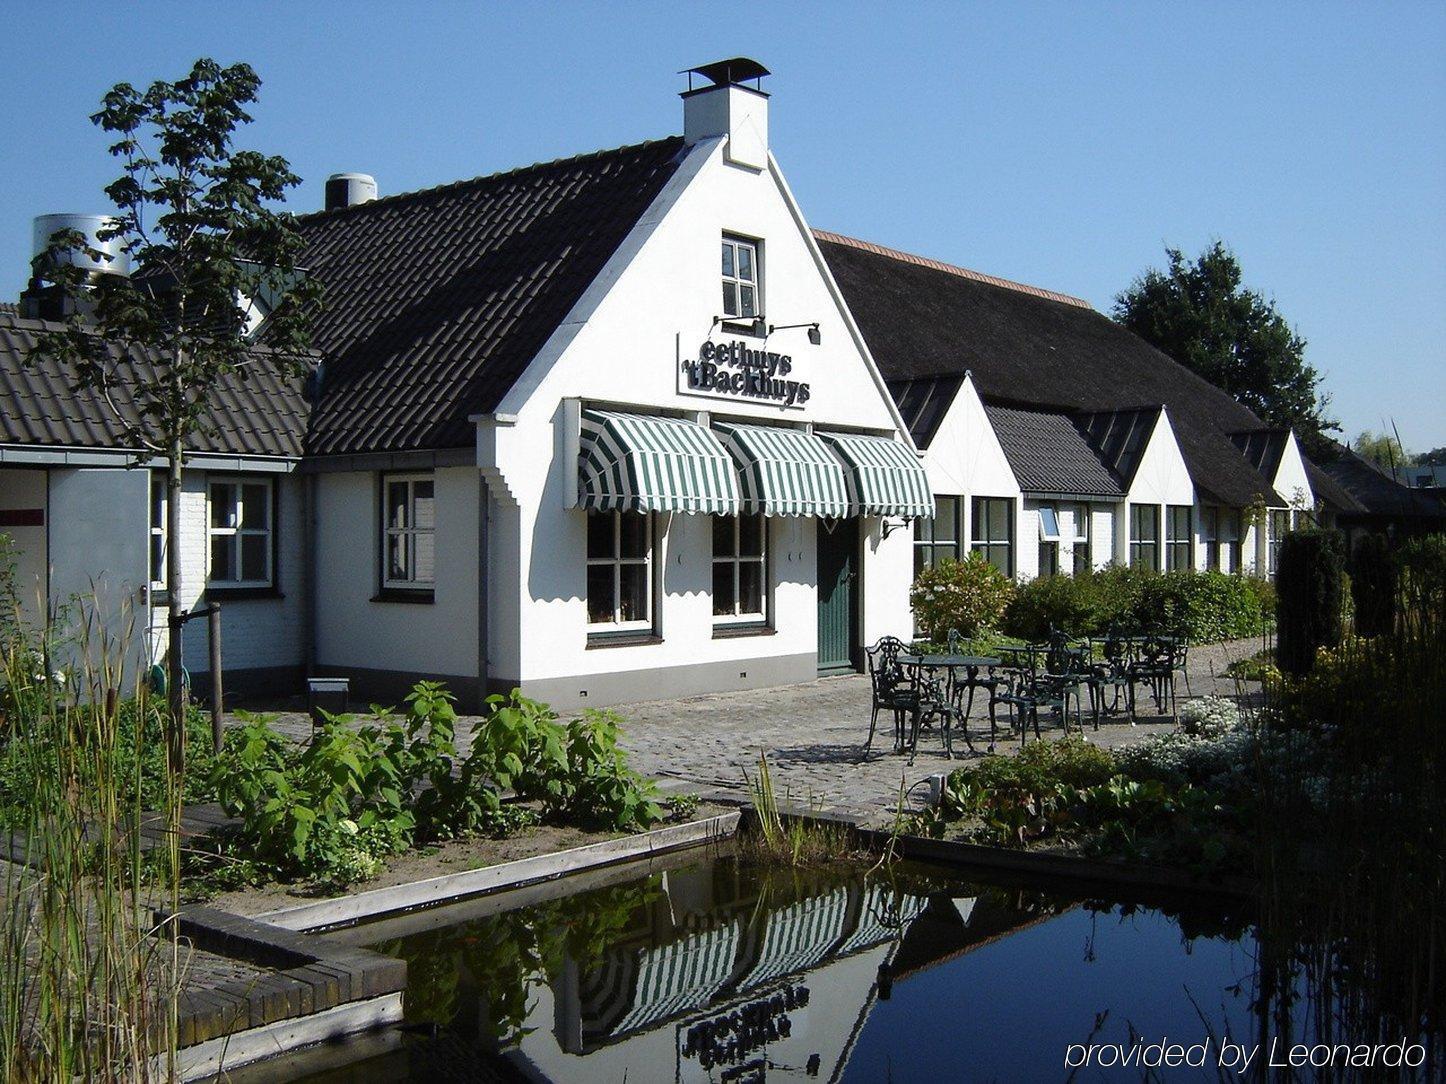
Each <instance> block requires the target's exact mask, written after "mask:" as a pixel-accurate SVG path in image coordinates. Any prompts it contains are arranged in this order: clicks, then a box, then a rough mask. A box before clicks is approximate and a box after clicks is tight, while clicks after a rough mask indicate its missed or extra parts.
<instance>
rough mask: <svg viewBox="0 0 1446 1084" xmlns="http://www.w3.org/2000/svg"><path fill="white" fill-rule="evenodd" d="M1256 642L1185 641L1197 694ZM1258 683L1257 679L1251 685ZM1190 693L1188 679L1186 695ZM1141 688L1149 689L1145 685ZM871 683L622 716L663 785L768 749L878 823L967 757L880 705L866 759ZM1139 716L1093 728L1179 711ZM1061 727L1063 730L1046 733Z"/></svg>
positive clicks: (695, 702)
mask: <svg viewBox="0 0 1446 1084" xmlns="http://www.w3.org/2000/svg"><path fill="white" fill-rule="evenodd" d="M1259 648H1260V643H1259V642H1258V641H1257V640H1238V641H1234V642H1232V643H1227V644H1212V645H1207V646H1204V647H1195V648H1192V649H1191V650H1190V656H1189V660H1190V665H1189V678H1190V690H1189V691H1190V694H1192V695H1195V696H1201V695H1205V694H1207V693H1215V694H1219V695H1226V696H1234V695H1236V694H1237V692H1238V691H1239V690H1238V689H1237V685H1236V682H1235V681H1234V680H1233V679H1229V678H1224V677H1221V676H1220V675H1221V674H1222V673H1223V671H1224V669H1225V667H1226V665H1228V664H1229V663H1230V662H1231V661H1233V660H1235V659H1240V658H1245V657H1247V656H1249V655H1251V654H1254V653H1255V652H1256V651H1257V650H1259ZM1252 688H1253V687H1252ZM1186 695H1187V693H1186V690H1185V687H1184V683H1183V682H1182V683H1181V685H1180V688H1179V696H1180V698H1181V699H1182V700H1183V699H1184V698H1185V697H1186ZM1142 696H1143V693H1142ZM869 703H870V694H869V681H868V678H867V677H865V676H863V675H861V674H851V675H847V676H843V677H828V678H820V679H818V680H817V681H811V682H808V683H806V684H803V685H786V686H780V687H778V688H773V689H755V690H749V691H745V692H730V693H719V694H715V695H709V696H694V697H688V698H686V699H683V700H657V701H651V702H648V703H641V704H630V705H625V706H623V707H620V708H619V709H618V711H619V712H620V713H621V714H622V715H623V717H624V719H625V720H626V726H625V728H624V732H623V745H624V746H625V747H626V748H627V750H628V751H629V753H630V754H631V760H632V764H633V765H634V766H635V767H637V768H638V770H640V771H642V772H643V773H644V774H646V775H649V776H652V777H654V778H656V779H658V780H659V781H660V782H661V784H662V786H663V788H664V789H665V790H675V789H676V790H687V791H694V792H698V793H702V794H705V795H709V796H714V797H734V798H743V797H745V796H746V793H747V792H746V787H745V784H744V778H743V774H744V772H745V771H747V772H749V773H750V774H754V773H756V770H757V764H758V754H759V752H760V751H762V752H764V753H766V755H767V756H768V762H769V768H770V772H771V774H772V777H773V782H774V789H775V790H776V791H777V792H778V794H779V795H780V796H782V795H784V794H785V793H786V794H787V795H788V796H789V797H790V798H791V800H793V801H795V802H800V803H804V804H807V803H810V802H812V803H816V804H818V805H819V806H821V807H830V808H834V809H838V810H842V811H847V812H850V813H854V814H857V815H862V816H864V817H867V818H868V819H869V820H871V821H873V822H875V823H877V822H879V821H881V820H884V819H886V818H887V817H888V816H890V815H891V814H892V812H893V810H894V808H895V806H896V803H897V800H898V794H899V787H900V783H901V781H902V782H903V784H904V785H905V786H906V787H908V786H912V785H913V784H915V783H918V782H920V781H921V780H924V779H926V778H927V777H928V776H929V775H931V774H933V773H936V772H945V771H949V770H950V769H951V768H952V767H957V766H959V764H961V763H964V762H966V761H967V759H968V757H969V753H968V750H967V748H966V747H965V745H964V743H963V741H961V740H959V739H958V736H957V735H956V738H955V743H954V745H955V759H954V760H953V761H952V762H951V761H948V760H946V759H945V757H944V753H943V742H942V740H941V738H940V736H939V735H938V734H937V733H933V732H929V731H925V732H924V733H923V734H922V735H921V736H920V739H919V753H918V757H917V759H916V760H915V762H914V764H913V765H912V766H910V765H909V763H908V757H906V756H897V755H894V754H893V753H891V752H890V751H889V750H890V748H891V745H892V725H893V724H892V718H891V717H890V716H888V715H883V714H881V716H880V719H879V733H878V734H876V735H875V738H874V746H873V752H872V753H871V754H870V756H869V757H868V758H867V759H866V760H865V759H861V754H862V752H863V745H864V740H865V738H866V737H867V735H868V721H869ZM1140 712H1141V715H1140V719H1139V722H1138V724H1137V725H1135V726H1131V725H1130V724H1129V722H1128V721H1127V720H1122V719H1106V720H1105V721H1104V722H1102V723H1101V726H1100V730H1099V732H1098V733H1095V732H1094V731H1093V730H1092V729H1090V728H1089V727H1088V724H1087V726H1086V733H1087V736H1088V737H1089V738H1090V739H1091V740H1092V741H1096V742H1098V743H1099V744H1100V745H1101V746H1104V747H1106V748H1110V747H1114V746H1118V745H1123V744H1128V743H1130V742H1134V741H1139V740H1140V739H1141V738H1142V737H1144V736H1145V735H1147V734H1152V733H1162V732H1164V731H1167V730H1169V729H1171V728H1172V727H1173V726H1174V721H1173V719H1171V718H1169V717H1157V716H1154V715H1153V714H1151V713H1152V712H1153V706H1152V705H1151V704H1150V703H1149V701H1148V697H1145V702H1144V703H1142V704H1141V705H1140ZM475 722H476V717H474V716H467V717H463V718H462V719H460V720H459V723H458V728H457V734H458V744H459V745H461V746H463V747H464V748H465V746H466V744H467V739H468V736H469V734H470V730H471V726H472V724H473V723H475ZM277 725H278V727H279V728H280V729H283V730H285V731H287V732H289V733H291V734H292V735H293V736H295V737H297V738H304V737H305V736H307V735H309V733H310V729H311V724H310V722H309V720H308V719H307V717H306V716H305V715H303V714H299V713H295V712H290V713H286V714H283V715H282V716H280V717H279V719H278V721H277ZM969 731H970V736H971V737H972V738H973V740H974V744H975V747H976V748H977V749H978V750H979V754H978V755H983V751H984V749H986V748H987V746H988V742H989V722H988V715H987V712H986V711H985V705H983V704H980V703H979V702H977V701H976V703H975V707H974V718H973V719H972V720H971V723H970V727H969ZM1051 734H1052V735H1053V736H1058V734H1059V731H1058V730H1057V729H1056V730H1054V731H1052V732H1051V731H1045V735H1046V736H1047V737H1048V736H1051ZM1017 748H1018V743H1017V742H1016V741H1001V742H1000V743H999V751H1000V752H1003V753H1010V752H1013V751H1015V750H1016V749H1017Z"/></svg>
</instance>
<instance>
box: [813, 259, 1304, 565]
mask: <svg viewBox="0 0 1446 1084" xmlns="http://www.w3.org/2000/svg"><path fill="white" fill-rule="evenodd" d="M818 237H819V241H820V247H821V249H822V251H823V253H824V256H825V258H826V259H827V261H828V264H829V268H830V270H831V271H832V272H833V274H834V277H835V279H836V281H837V282H838V283H839V286H840V288H841V289H842V291H843V295H844V298H845V300H846V301H847V302H848V305H849V309H850V311H851V312H852V313H853V314H854V317H855V319H856V320H857V321H858V323H859V326H860V328H861V329H862V331H863V333H864V337H865V339H866V340H867V341H868V343H869V345H870V348H871V350H872V351H873V357H874V359H875V361H876V363H877V364H878V366H879V369H880V371H882V372H883V374H884V376H885V379H886V380H887V381H888V383H889V387H890V390H891V391H892V392H893V393H894V396H895V398H896V400H897V401H898V403H899V406H900V409H901V411H902V412H903V415H904V417H905V419H906V420H907V422H908V425H909V427H910V430H911V432H912V433H913V436H914V439H915V441H916V442H917V443H918V444H919V445H920V446H921V447H923V448H925V449H926V463H927V465H928V469H929V474H930V479H931V482H932V483H933V485H934V487H935V492H936V494H938V495H939V496H940V498H941V501H940V509H941V511H942V514H943V516H944V522H942V523H941V522H937V521H936V522H933V523H929V522H920V523H919V524H918V525H917V528H916V531H915V538H916V543H917V546H918V551H917V552H918V561H919V563H920V564H923V563H927V562H928V561H929V560H932V559H938V558H939V557H943V556H958V555H959V554H961V553H963V552H966V551H967V550H969V549H973V550H977V551H980V552H983V553H986V554H987V555H989V556H990V558H991V560H993V561H994V562H995V563H996V564H997V565H999V567H1000V568H1002V569H1004V570H1005V571H1006V572H1008V573H1009V574H1011V575H1014V576H1018V577H1021V578H1032V577H1034V576H1036V575H1048V574H1055V573H1059V574H1065V575H1070V574H1073V573H1075V572H1078V571H1080V570H1083V569H1085V568H1091V567H1096V568H1097V567H1100V566H1103V565H1106V564H1110V563H1130V564H1135V565H1141V566H1144V567H1147V568H1153V569H1158V570H1162V571H1167V570H1171V569H1186V568H1195V569H1215V570H1218V571H1224V572H1244V573H1259V574H1265V573H1266V572H1267V570H1273V565H1272V564H1271V561H1272V555H1273V554H1274V552H1275V550H1276V548H1277V546H1278V543H1279V539H1280V537H1281V535H1282V534H1283V533H1284V531H1286V530H1289V529H1290V528H1291V527H1292V526H1294V525H1295V524H1296V522H1297V521H1298V520H1299V517H1300V515H1301V514H1302V513H1305V512H1307V511H1310V510H1313V509H1314V508H1315V505H1316V498H1315V494H1314V491H1313V487H1312V484H1311V482H1310V479H1309V478H1308V477H1307V474H1306V467H1305V463H1304V460H1303V458H1302V457H1301V455H1300V451H1299V448H1298V447H1297V445H1296V443H1295V438H1294V436H1293V435H1291V434H1290V433H1289V432H1288V431H1283V430H1276V429H1271V428H1270V427H1268V426H1266V425H1265V424H1264V423H1263V422H1262V421H1261V420H1260V419H1259V418H1257V417H1256V416H1255V414H1254V413H1252V412H1251V411H1250V410H1249V409H1248V408H1247V407H1245V406H1242V405H1241V404H1240V403H1238V402H1236V401H1235V400H1234V399H1233V398H1231V397H1230V396H1229V395H1227V394H1226V393H1225V392H1223V391H1221V390H1220V389H1219V388H1216V387H1214V386H1213V385H1211V384H1209V383H1207V382H1206V381H1204V380H1202V379H1201V378H1200V377H1198V376H1196V375H1195V374H1194V373H1192V372H1190V371H1189V370H1188V369H1186V368H1184V367H1183V366H1182V365H1179V364H1178V363H1176V362H1175V361H1173V360H1172V359H1170V358H1169V357H1167V356H1165V355H1164V354H1162V353H1161V352H1160V351H1158V350H1156V349H1155V348H1153V347H1152V346H1150V345H1149V344H1147V343H1145V342H1144V341H1143V340H1142V339H1140V338H1138V337H1136V336H1135V335H1133V334H1132V333H1131V332H1129V331H1127V330H1126V329H1125V328H1123V327H1121V326H1120V325H1119V324H1116V323H1115V322H1114V321H1112V320H1110V319H1109V318H1107V317H1106V316H1104V315H1103V314H1101V313H1099V312H1096V311H1095V310H1094V308H1093V307H1092V306H1091V305H1090V304H1089V303H1088V302H1086V301H1082V300H1080V299H1079V298H1076V297H1071V296H1069V295H1067V294H1060V293H1056V292H1054V291H1051V290H1045V289H1042V288H1040V287H1037V286H1027V285H1024V284H1022V283H1017V282H1011V281H1009V280H1007V279H1001V278H997V277H995V276H992V275H985V274H981V273H979V272H977V271H971V270H969V269H967V268H962V267H956V266H954V265H952V264H946V263H942V262H940V261H938V260H931V259H927V258H925V257H922V256H916V255H913V254H911V253H907V252H900V251H898V250H895V249H890V248H885V247H883V246H881V245H877V244H873V243H870V242H867V241H859V240H856V239H854V238H850V237H844V236H841V235H839V234H830V233H819V234H818ZM986 430H987V431H989V432H990V433H992V437H986V436H985V435H984V434H985V432H986ZM956 494H957V495H959V496H960V497H961V499H960V500H959V502H958V503H957V504H955V503H953V502H951V501H949V500H945V499H944V498H945V495H956ZM981 513H984V514H981Z"/></svg>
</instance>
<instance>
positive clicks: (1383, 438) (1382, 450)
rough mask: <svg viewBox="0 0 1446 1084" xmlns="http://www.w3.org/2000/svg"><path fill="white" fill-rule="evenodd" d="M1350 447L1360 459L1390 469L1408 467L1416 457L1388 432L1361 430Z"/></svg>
mask: <svg viewBox="0 0 1446 1084" xmlns="http://www.w3.org/2000/svg"><path fill="white" fill-rule="evenodd" d="M1351 449H1352V450H1353V451H1354V452H1355V453H1356V455H1358V456H1360V457H1361V458H1362V459H1365V460H1369V461H1370V462H1372V463H1374V464H1375V465H1376V466H1378V467H1384V468H1385V469H1386V470H1390V471H1393V470H1395V469H1396V468H1397V467H1409V466H1411V465H1412V464H1413V463H1415V462H1416V457H1415V456H1413V455H1412V454H1411V453H1410V452H1408V451H1406V449H1405V448H1402V447H1401V442H1400V441H1399V440H1397V439H1396V438H1395V437H1393V436H1391V435H1390V434H1389V433H1373V432H1371V431H1370V430H1369V429H1365V430H1362V431H1361V432H1360V433H1359V434H1357V436H1356V439H1355V440H1353V441H1351Z"/></svg>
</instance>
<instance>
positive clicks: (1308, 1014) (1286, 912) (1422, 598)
mask: <svg viewBox="0 0 1446 1084" xmlns="http://www.w3.org/2000/svg"><path fill="white" fill-rule="evenodd" d="M1442 572H1443V570H1442V569H1437V570H1436V573H1435V574H1434V576H1432V575H1416V576H1414V577H1406V578H1405V579H1404V582H1403V583H1402V584H1401V594H1400V597H1399V599H1398V602H1399V605H1398V608H1397V616H1396V620H1395V625H1394V628H1393V629H1392V630H1391V631H1390V632H1389V633H1383V634H1381V635H1377V636H1375V637H1372V638H1361V637H1347V638H1346V639H1345V640H1344V641H1343V643H1342V644H1341V645H1340V646H1339V647H1338V648H1336V649H1333V650H1328V651H1322V652H1321V653H1320V654H1319V656H1318V657H1317V660H1316V663H1315V666H1314V667H1313V670H1312V672H1311V673H1310V674H1309V675H1307V676H1306V677H1304V678H1301V679H1299V680H1293V681H1292V680H1287V681H1280V682H1275V683H1270V684H1268V686H1267V690H1266V706H1265V710H1264V711H1263V712H1262V716H1261V718H1262V723H1263V725H1264V726H1266V727H1267V728H1271V729H1273V730H1274V731H1275V732H1276V733H1275V737H1276V738H1277V739H1278V740H1276V741H1274V742H1272V746H1271V747H1272V748H1273V749H1274V751H1275V753H1276V755H1275V756H1273V757H1272V758H1271V759H1270V761H1269V763H1268V765H1266V764H1262V770H1261V772H1260V774H1259V790H1260V800H1261V815H1260V817H1259V819H1258V820H1259V828H1258V831H1259V839H1258V841H1257V845H1256V854H1257V863H1258V873H1259V875H1260V885H1261V890H1260V892H1261V898H1260V919H1259V941H1260V956H1261V959H1260V972H1259V974H1260V987H1261V988H1260V998H1259V1002H1258V1003H1259V1005H1260V1014H1261V1016H1260V1020H1259V1024H1260V1027H1261V1030H1262V1031H1263V1032H1267V1031H1268V1032H1269V1033H1270V1034H1272V1035H1275V1036H1279V1037H1281V1038H1282V1041H1285V1039H1287V1038H1289V1037H1290V1036H1292V1035H1295V1036H1302V1035H1305V1034H1307V1033H1309V1034H1310V1035H1311V1036H1312V1037H1313V1040H1314V1041H1318V1042H1331V1043H1347V1044H1357V1043H1388V1042H1396V1041H1399V1040H1401V1039H1403V1038H1404V1039H1405V1040H1407V1041H1411V1042H1421V1043H1423V1044H1424V1045H1425V1046H1426V1047H1427V1050H1428V1053H1429V1058H1430V1060H1429V1061H1428V1063H1427V1066H1426V1068H1425V1070H1424V1071H1423V1072H1422V1073H1421V1075H1420V1079H1439V1077H1438V1076H1437V1075H1436V1074H1441V1073H1443V1072H1446V814H1443V807H1446V778H1443V759H1446V758H1443V754H1446V576H1443V575H1442Z"/></svg>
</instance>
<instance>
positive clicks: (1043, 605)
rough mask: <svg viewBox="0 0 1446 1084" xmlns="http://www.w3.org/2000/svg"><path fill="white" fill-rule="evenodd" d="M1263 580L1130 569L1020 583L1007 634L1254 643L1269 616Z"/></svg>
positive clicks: (1035, 637) (1030, 637)
mask: <svg viewBox="0 0 1446 1084" xmlns="http://www.w3.org/2000/svg"><path fill="white" fill-rule="evenodd" d="M1255 583H1256V581H1253V580H1249V579H1245V578H1242V577H1240V576H1227V575H1225V574H1223V573H1220V572H1192V571H1177V572H1167V573H1164V574H1163V575H1161V574H1159V573H1154V572H1148V571H1145V570H1142V569H1136V568H1128V567H1124V566H1117V567H1111V568H1106V569H1100V570H1098V571H1095V572H1086V573H1082V574H1080V575H1078V576H1043V577H1040V578H1039V579H1036V580H1031V581H1030V582H1028V583H1025V584H1021V585H1020V586H1019V588H1018V590H1017V592H1016V594H1015V596H1014V599H1013V601H1012V602H1011V603H1010V604H1009V609H1008V610H1007V611H1006V612H1005V616H1004V629H1005V631H1006V632H1008V633H1010V634H1011V635H1014V636H1020V637H1023V638H1024V639H1027V640H1035V641H1038V640H1042V639H1044V638H1045V637H1046V636H1047V635H1048V634H1049V631H1050V629H1052V628H1053V629H1059V630H1061V631H1062V632H1065V633H1068V634H1069V635H1071V636H1099V635H1102V634H1104V633H1106V632H1108V631H1109V630H1110V628H1112V627H1119V628H1122V629H1130V628H1134V629H1139V628H1149V627H1153V626H1164V627H1166V628H1171V629H1178V630H1182V631H1184V632H1186V633H1188V634H1189V636H1190V639H1191V640H1193V641H1195V642H1197V643H1214V642H1217V641H1220V640H1229V639H1235V638H1237V637H1241V636H1253V635H1255V634H1257V633H1259V632H1260V631H1261V629H1262V628H1263V626H1264V622H1265V615H1264V614H1263V612H1262V609H1261V596H1260V594H1259V592H1258V591H1257V589H1256V587H1255Z"/></svg>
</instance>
